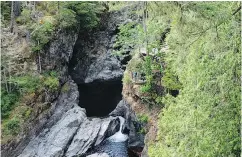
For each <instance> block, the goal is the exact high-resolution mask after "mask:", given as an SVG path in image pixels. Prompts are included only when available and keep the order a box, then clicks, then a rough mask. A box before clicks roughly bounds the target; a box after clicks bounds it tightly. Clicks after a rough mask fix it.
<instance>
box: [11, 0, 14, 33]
mask: <svg viewBox="0 0 242 157" xmlns="http://www.w3.org/2000/svg"><path fill="white" fill-rule="evenodd" d="M13 7H14V2H13V1H12V4H11V21H10V32H11V33H13V27H14V12H13Z"/></svg>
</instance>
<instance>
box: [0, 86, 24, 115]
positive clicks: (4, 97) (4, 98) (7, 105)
mask: <svg viewBox="0 0 242 157" xmlns="http://www.w3.org/2000/svg"><path fill="white" fill-rule="evenodd" d="M19 96H20V93H19V92H17V91H13V92H10V93H7V92H6V91H5V90H3V89H2V90H1V118H2V119H4V118H7V117H8V116H9V114H10V111H11V110H12V109H13V107H14V106H15V104H16V103H17V101H18V100H19Z"/></svg>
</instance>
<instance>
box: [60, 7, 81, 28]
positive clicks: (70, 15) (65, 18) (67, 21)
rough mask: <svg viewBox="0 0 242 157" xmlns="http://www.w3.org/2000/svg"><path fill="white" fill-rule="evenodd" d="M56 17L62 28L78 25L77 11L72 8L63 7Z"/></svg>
mask: <svg viewBox="0 0 242 157" xmlns="http://www.w3.org/2000/svg"><path fill="white" fill-rule="evenodd" d="M56 19H57V21H58V26H59V27H60V28H61V29H71V28H76V27H77V20H76V12H74V11H73V10H71V9H67V8H63V9H61V10H60V13H59V14H57V16H56Z"/></svg>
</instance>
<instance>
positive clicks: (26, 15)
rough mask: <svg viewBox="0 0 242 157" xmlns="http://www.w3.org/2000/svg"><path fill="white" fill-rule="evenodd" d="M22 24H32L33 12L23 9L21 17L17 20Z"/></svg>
mask: <svg viewBox="0 0 242 157" xmlns="http://www.w3.org/2000/svg"><path fill="white" fill-rule="evenodd" d="M16 21H17V22H19V23H20V24H29V23H31V22H32V21H31V11H30V10H29V9H25V8H24V9H23V11H22V12H21V15H20V16H19V17H18V18H17V19H16Z"/></svg>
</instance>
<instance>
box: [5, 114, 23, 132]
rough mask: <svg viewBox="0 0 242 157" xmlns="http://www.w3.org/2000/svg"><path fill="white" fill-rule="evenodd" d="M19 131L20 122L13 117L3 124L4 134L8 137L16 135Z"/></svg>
mask: <svg viewBox="0 0 242 157" xmlns="http://www.w3.org/2000/svg"><path fill="white" fill-rule="evenodd" d="M19 130H20V121H19V120H18V119H17V118H16V117H14V118H12V119H10V120H9V121H7V122H6V123H5V124H4V130H3V131H4V132H5V133H6V134H10V135H17V134H18V132H19Z"/></svg>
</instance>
